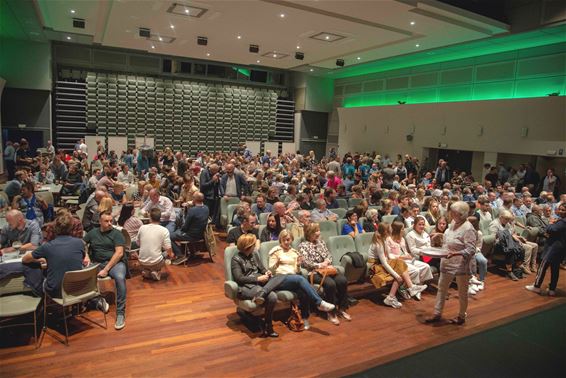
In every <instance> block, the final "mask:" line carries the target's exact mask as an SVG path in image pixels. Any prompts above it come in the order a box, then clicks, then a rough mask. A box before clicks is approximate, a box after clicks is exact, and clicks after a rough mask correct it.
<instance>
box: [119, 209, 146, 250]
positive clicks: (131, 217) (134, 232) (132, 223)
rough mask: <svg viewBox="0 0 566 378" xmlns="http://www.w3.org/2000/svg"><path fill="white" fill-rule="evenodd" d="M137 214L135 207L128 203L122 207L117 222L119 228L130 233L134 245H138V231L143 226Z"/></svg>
mask: <svg viewBox="0 0 566 378" xmlns="http://www.w3.org/2000/svg"><path fill="white" fill-rule="evenodd" d="M135 213H136V209H135V207H134V205H132V204H129V203H127V204H125V205H123V206H122V209H121V210H120V216H119V217H118V222H117V223H118V226H120V227H123V228H124V230H126V232H128V235H130V241H131V242H132V243H136V241H137V236H138V231H139V229H140V227H141V226H143V222H142V221H141V219H139V218H138V217H136V216H135Z"/></svg>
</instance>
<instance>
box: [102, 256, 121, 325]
mask: <svg viewBox="0 0 566 378" xmlns="http://www.w3.org/2000/svg"><path fill="white" fill-rule="evenodd" d="M106 264H108V261H105V262H103V263H100V265H99V266H98V268H99V269H100V270H102V269H104V267H105V266H106ZM108 275H109V276H110V277H112V278H113V279H114V282H115V283H116V314H122V315H125V314H126V264H124V263H123V262H122V261H119V262H118V264H116V265H114V266H113V267H112V269H110V271H109V272H108Z"/></svg>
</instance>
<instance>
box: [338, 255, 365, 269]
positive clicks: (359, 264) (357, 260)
mask: <svg viewBox="0 0 566 378" xmlns="http://www.w3.org/2000/svg"><path fill="white" fill-rule="evenodd" d="M344 256H350V258H351V259H352V265H354V267H355V268H364V267H365V266H366V263H365V261H364V256H362V254H361V253H359V252H347V253H345V254H344ZM344 256H342V258H341V259H340V261H342V259H343V258H344Z"/></svg>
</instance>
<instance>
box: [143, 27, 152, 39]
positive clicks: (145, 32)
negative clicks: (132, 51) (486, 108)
mask: <svg viewBox="0 0 566 378" xmlns="http://www.w3.org/2000/svg"><path fill="white" fill-rule="evenodd" d="M140 37H143V38H149V37H151V30H150V29H147V28H140Z"/></svg>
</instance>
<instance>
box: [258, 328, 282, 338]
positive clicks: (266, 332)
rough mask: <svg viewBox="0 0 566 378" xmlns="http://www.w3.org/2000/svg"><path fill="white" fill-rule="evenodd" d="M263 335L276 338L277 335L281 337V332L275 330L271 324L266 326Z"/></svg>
mask: <svg viewBox="0 0 566 378" xmlns="http://www.w3.org/2000/svg"><path fill="white" fill-rule="evenodd" d="M261 337H273V338H275V337H279V334H278V333H277V332H275V331H274V330H273V327H272V326H271V327H266V328H265V329H264V330H263V332H262V334H261Z"/></svg>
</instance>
